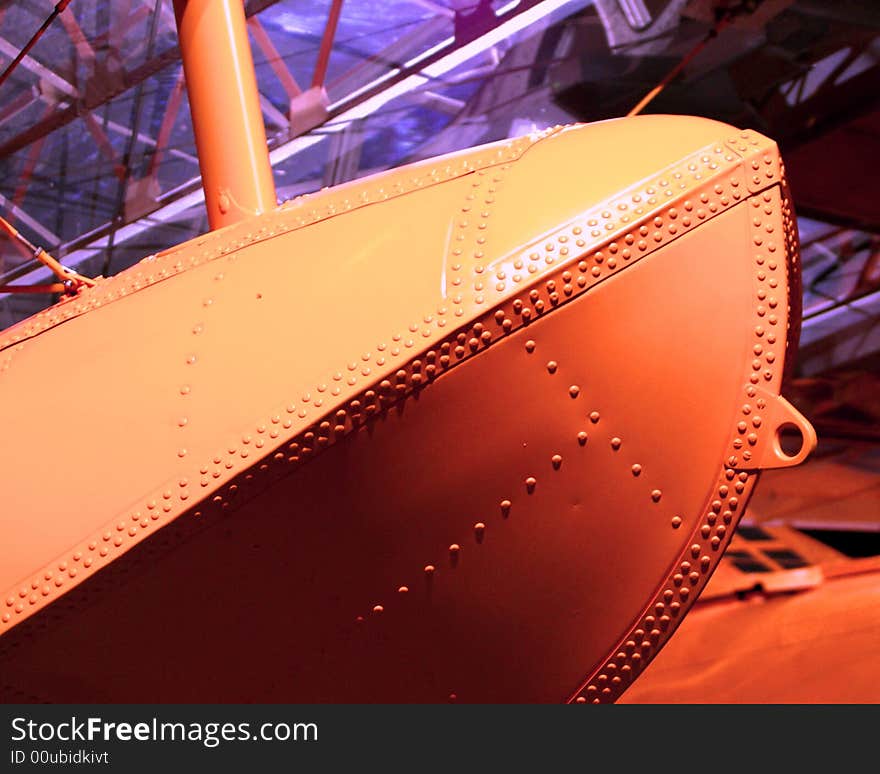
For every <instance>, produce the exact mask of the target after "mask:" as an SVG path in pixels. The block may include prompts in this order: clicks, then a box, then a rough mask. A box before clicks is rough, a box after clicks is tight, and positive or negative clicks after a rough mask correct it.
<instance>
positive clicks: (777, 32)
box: [0, 0, 880, 542]
mask: <svg viewBox="0 0 880 774" xmlns="http://www.w3.org/2000/svg"><path fill="white" fill-rule="evenodd" d="M54 7H55V3H54V2H53V0H15V1H14V2H13V1H12V0H5V1H2V2H0V67H5V66H6V65H7V64H8V63H9V61H10V60H11V59H12V58H13V57H14V56H16V54H18V52H19V51H21V49H22V48H23V47H24V46H25V45H26V43H27V42H28V40H29V39H30V38H31V36H32V35H33V34H34V32H36V30H37V29H38V28H39V27H40V25H41V24H42V23H43V22H44V21H45V20H46V19H47V18H48V17H49V16H50V14H51V13H52V11H53V8H54ZM245 7H246V12H247V14H248V17H249V21H248V28H249V33H250V37H251V46H252V49H253V54H254V60H255V64H256V71H257V81H258V85H259V89H260V98H261V104H262V108H263V117H264V119H265V123H266V129H267V136H268V139H269V147H270V150H271V160H272V167H273V172H274V176H275V184H276V189H277V192H278V195H279V198H280V199H282V200H284V199H289V198H293V197H296V196H300V195H304V194H308V193H309V192H312V191H315V190H318V189H320V188H322V187H324V186H330V185H335V184H338V183H341V182H344V181H346V180H350V179H354V178H358V177H362V176H364V175H368V174H371V173H373V172H377V171H381V170H384V169H387V168H390V167H394V166H398V165H401V164H404V163H406V162H409V161H414V160H417V159H422V158H427V157H430V156H435V155H440V154H443V153H448V152H451V151H455V150H459V149H461V148H465V147H469V146H473V145H477V144H480V143H484V142H490V141H494V140H498V139H502V138H505V137H510V136H516V135H519V134H525V133H527V132H529V131H532V130H534V129H542V128H544V127H547V126H552V125H556V124H560V123H569V122H573V121H598V120H604V119H609V118H616V117H619V116H622V115H625V114H627V113H628V112H629V111H631V110H632V109H633V108H634V107H635V106H636V105H638V104H639V103H640V101H641V100H642V99H643V97H645V95H646V94H648V93H649V92H650V91H651V90H652V89H654V88H655V87H657V86H658V84H661V85H665V87H664V88H663V89H662V90H660V91H659V93H657V95H656V96H655V97H654V98H653V99H652V100H651V101H650V102H649V103H648V104H647V105H646V106H645V107H644V108H643V110H642V112H646V113H686V114H693V115H702V116H706V117H710V118H715V119H718V120H722V121H726V122H728V123H731V124H734V125H737V126H740V127H742V128H753V129H756V130H758V131H760V132H762V133H764V134H766V135H768V136H770V137H772V138H773V139H775V140H777V141H778V142H779V144H780V146H781V149H782V153H783V157H784V159H785V161H786V165H787V169H788V173H789V178H790V182H791V186H792V192H793V196H794V200H795V206H796V210H797V212H798V216H799V221H798V222H799V229H800V236H801V244H802V269H803V285H804V307H803V311H804V320H803V329H802V335H801V349H800V354H799V361H798V364H797V370H796V378H795V380H794V381H793V382H792V384H791V385H790V386H789V389H788V393H787V394H788V395H789V396H790V398H791V399H792V401H793V402H794V403H795V404H796V405H797V406H798V408H799V409H801V410H802V411H803V412H804V413H805V414H806V415H807V416H808V417H809V418H810V419H811V421H812V422H813V424H814V425H815V426H816V429H817V431H818V433H819V437H820V447H819V450H818V451H817V455H816V456H817V463H816V464H817V466H819V467H821V469H822V470H823V471H824V470H826V469H828V466H829V465H834V466H836V467H834V480H836V481H838V482H841V483H840V486H841V487H842V489H841V491H840V493H838V494H836V495H831V496H830V498H831V500H832V501H833V503H832V505H833V504H834V503H836V507H837V508H838V510H840V508H849V506H848V505H845V501H846V497H845V496H844V494H843V492H844V491H845V490H846V487H847V483H846V482H848V481H850V480H852V482H853V487H857V488H858V491H859V492H860V495H859V497H860V498H861V499H860V500H859V504H858V507H857V508H855V507H853V509H852V510H858V511H859V512H860V517H859V518H858V519H855V521H856V522H858V529H859V530H861V531H863V532H864V531H872V530H873V531H880V485H878V484H877V483H876V482H877V481H880V477H878V476H877V475H876V474H877V473H878V472H880V454H878V453H877V452H878V446H877V444H878V442H880V400H878V397H877V396H878V395H880V378H878V376H877V374H878V372H880V368H878V365H880V195H878V194H877V193H876V180H877V178H878V173H880V164H878V159H880V5H878V4H877V3H876V1H875V0H836V1H835V0H504V1H502V0H492V1H491V2H490V1H489V0H389V1H385V0H382V1H381V2H380V0H344V2H342V1H341V0H308V2H306V0H248V1H247V2H246V3H245ZM0 173H2V174H0V214H2V215H3V216H4V217H5V218H6V219H7V220H9V221H10V222H13V223H14V224H15V226H16V228H18V229H19V230H20V231H21V233H22V234H23V235H24V236H26V237H27V239H29V240H30V241H31V242H33V243H34V244H36V245H39V246H41V247H43V248H45V249H46V250H48V251H49V252H50V253H52V254H53V255H55V256H56V257H58V258H59V259H60V260H62V262H63V263H64V264H65V265H66V266H69V267H71V268H74V269H76V270H77V271H79V272H80V273H82V274H85V275H87V276H90V277H96V276H100V275H103V276H109V275H111V274H115V273H117V272H119V271H121V270H122V269H124V268H127V267H128V266H131V265H132V264H134V263H136V262H137V261H139V260H140V259H142V258H144V257H145V256H147V255H149V254H151V253H155V252H157V251H160V250H162V249H165V248H168V247H171V246H173V245H175V244H178V243H180V242H182V241H185V240H187V239H191V238H193V237H195V236H197V235H198V234H200V233H203V232H204V231H206V230H207V218H206V215H205V212H204V206H203V197H202V193H201V188H200V181H199V169H198V160H197V157H196V151H195V146H194V140H193V135H192V124H191V119H190V115H189V107H188V104H187V98H186V87H185V83H184V81H183V76H182V67H181V62H180V53H179V50H178V48H177V36H176V28H175V22H174V13H173V8H172V2H171V0H109V1H108V2H95V1H94V0H72V1H71V2H70V3H69V5H68V6H67V7H66V9H65V10H64V11H63V12H62V13H61V14H60V16H59V17H58V18H57V19H55V20H54V22H53V23H52V24H51V25H50V26H49V27H48V28H47V30H46V32H45V34H44V35H42V37H41V38H40V39H39V41H38V42H37V44H36V45H35V46H34V47H33V49H32V50H31V51H30V52H29V54H28V56H26V57H25V58H24V59H23V60H22V62H21V63H20V64H19V65H18V67H17V68H16V69H15V70H14V72H13V73H12V75H11V77H10V78H9V79H8V80H7V81H6V82H5V83H3V84H2V86H0ZM49 276H50V275H49V273H48V271H47V270H46V269H45V268H43V267H42V265H41V264H39V263H37V262H35V261H34V259H33V256H32V254H31V253H30V252H28V251H27V250H25V249H23V248H22V247H21V246H20V245H19V244H17V243H15V242H13V241H11V240H8V239H5V238H3V239H0V285H8V284H10V283H12V284H16V285H28V284H36V283H40V282H46V281H47V278H48V277H49ZM54 300H55V298H54V297H53V296H51V295H48V294H31V293H27V294H19V293H15V294H9V293H5V294H4V293H0V328H3V327H7V326H8V325H11V324H12V323H14V322H16V321H18V320H21V319H23V318H25V317H27V316H29V315H31V314H33V313H35V312H36V311H38V310H39V309H41V308H44V307H46V306H48V305H50V304H51V303H53V301H54ZM829 460H830V462H829ZM811 464H813V463H808V464H807V465H806V466H805V468H804V475H806V476H807V480H813V481H819V480H820V478H821V477H820V476H819V474H818V473H815V471H817V470H819V467H817V468H813V469H812V470H814V474H811V473H810V470H811V468H810V465H811ZM847 471H849V472H847ZM866 471H868V473H869V474H870V476H869V480H870V481H873V482H874V483H873V484H865V483H864V475H865V472H866ZM786 475H789V474H786ZM822 475H825V474H824V473H823V474H822ZM848 476H851V479H850V478H848ZM821 480H824V479H821ZM803 487H804V488H805V489H808V488H809V485H808V484H804V485H803ZM823 487H825V485H823ZM825 489H826V490H827V487H825ZM772 491H773V487H772V486H771V485H770V484H769V483H768V485H767V493H768V497H766V498H763V499H762V497H761V496H760V487H759V496H758V497H757V498H756V500H755V503H754V507H755V508H756V509H757V511H759V512H760V513H761V516H762V518H761V520H762V521H763V522H766V521H767V519H768V518H769V519H770V520H771V521H772V518H773V516H774V514H776V513H777V511H778V509H779V503H780V502H781V501H782V499H781V498H780V500H778V501H774V500H773V498H772V497H769V495H770V494H772ZM789 494H791V493H789ZM789 499H790V497H789ZM827 500H828V498H827V497H826V498H825V499H824V500H822V502H823V503H824V504H823V506H822V507H823V508H825V509H826V510H823V511H822V513H823V514H825V513H830V512H831V511H832V510H834V507H830V510H829V509H828V508H829V506H828V503H827V502H826V501H827ZM817 507H818V506H817ZM774 508H775V509H776V511H774ZM866 509H867V511H868V516H867V517H865V510H866ZM872 509H873V516H871V515H870V512H871V510H872ZM809 512H810V509H809V507H808V506H807V504H802V505H799V506H798V513H800V514H801V516H804V514H806V516H804V517H805V518H807V517H809ZM779 514H781V511H779ZM850 515H852V514H850ZM779 518H782V519H783V520H785V521H786V523H789V524H795V522H796V519H793V517H790V515H788V516H786V515H779ZM816 518H819V517H816ZM821 518H822V519H825V518H826V516H825V515H822V517H821ZM852 521H853V519H850V521H849V522H847V523H850V522H852ZM811 523H812V522H811ZM795 526H797V525H796V524H795ZM875 542H876V541H875Z"/></svg>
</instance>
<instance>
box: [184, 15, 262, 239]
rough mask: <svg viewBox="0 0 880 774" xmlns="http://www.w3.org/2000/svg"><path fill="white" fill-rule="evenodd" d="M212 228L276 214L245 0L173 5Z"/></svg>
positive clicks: (209, 220)
mask: <svg viewBox="0 0 880 774" xmlns="http://www.w3.org/2000/svg"><path fill="white" fill-rule="evenodd" d="M174 12H175V15H176V17H177V30H178V35H179V37H180V50H181V54H182V57H183V69H184V73H185V75H186V86H187V91H188V94H189V105H190V111H191V112H192V121H193V132H194V133H195V138H196V148H197V150H198V154H199V167H200V169H201V171H202V185H203V186H204V189H205V204H206V205H207V208H208V223H209V224H210V226H211V228H212V229H217V228H221V227H223V226H227V225H229V224H230V223H235V222H236V221H239V220H242V219H243V218H246V217H249V216H251V215H255V214H257V213H260V212H266V211H267V210H271V209H274V208H275V205H276V199H275V184H274V183H273V181H272V168H271V167H270V165H269V152H268V149H267V146H266V129H265V127H264V126H263V117H262V113H261V112H260V100H259V95H258V92H257V79H256V75H255V74H254V63H253V59H252V57H251V49H250V44H249V43H248V37H247V27H246V24H245V15H244V3H243V0H174Z"/></svg>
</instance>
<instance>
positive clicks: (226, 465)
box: [0, 116, 815, 702]
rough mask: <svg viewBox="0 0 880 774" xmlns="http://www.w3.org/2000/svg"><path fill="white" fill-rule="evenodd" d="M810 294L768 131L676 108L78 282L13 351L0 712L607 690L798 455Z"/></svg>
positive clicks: (440, 166) (2, 403)
mask: <svg viewBox="0 0 880 774" xmlns="http://www.w3.org/2000/svg"><path fill="white" fill-rule="evenodd" d="M799 296H800V286H799V268H798V253H797V236H796V226H795V223H794V220H793V214H792V211H791V204H790V200H789V198H788V193H787V189H786V186H785V180H784V172H783V168H782V165H781V162H780V160H779V157H778V153H777V150H776V147H775V145H774V143H773V142H772V141H770V140H768V139H767V138H765V137H763V136H761V135H759V134H756V133H754V132H750V131H749V132H740V131H738V130H735V129H733V128H731V127H729V126H726V125H724V124H720V123H717V122H714V121H709V120H705V119H698V118H688V117H671V116H646V117H638V118H631V119H621V120H615V121H607V122H603V123H598V124H590V125H579V126H571V127H566V128H559V127H557V128H555V129H552V130H549V131H546V132H543V133H540V134H533V135H529V136H526V137H521V138H518V139H516V140H513V141H506V142H501V143H496V144H493V145H487V146H482V147H478V148H474V149H472V150H470V151H467V152H462V153H456V154H452V155H449V156H446V157H441V158H437V159H431V160H429V161H426V162H420V163H418V164H414V165H411V166H408V167H404V168H401V169H398V170H395V171H392V172H388V173H383V174H381V175H376V176H374V177H371V178H367V179H365V180H362V181H359V182H355V183H350V184H346V185H342V186H339V187H337V188H334V189H327V190H324V191H322V192H320V193H318V194H315V195H312V196H307V197H302V198H300V199H297V200H295V201H293V202H291V203H289V204H287V205H284V206H282V207H280V208H278V209H276V210H274V211H271V212H268V213H265V214H263V215H261V216H259V217H254V218H250V219H246V220H243V221H240V222H238V223H235V224H233V225H231V226H228V227H227V228H224V229H221V230H219V231H215V232H213V233H211V234H208V235H206V236H203V237H200V238H197V239H195V240H193V241H191V242H187V243H185V244H182V245H180V246H177V247H174V248H171V249H169V250H167V251H164V252H162V253H160V254H158V255H154V256H150V257H149V258H146V259H145V260H144V261H142V262H141V263H139V264H137V265H136V266H134V267H133V268H132V269H130V270H127V271H125V272H123V273H122V274H119V275H117V276H115V277H113V278H110V279H107V280H103V281H101V282H100V283H99V285H98V286H97V287H95V288H85V289H83V290H82V291H81V292H80V293H79V295H78V296H77V297H75V298H72V299H70V300H65V301H63V302H61V303H60V304H57V305H56V306H54V307H52V308H51V309H49V310H46V311H45V312H42V313H40V314H38V315H36V316H34V317H32V318H30V319H29V320H26V321H24V322H23V323H21V324H19V325H17V326H15V327H13V328H11V329H8V330H6V331H4V332H2V333H0V378H2V382H0V383H2V397H0V421H2V423H3V426H4V428H5V433H6V438H7V443H6V444H4V445H3V447H2V448H0V469H2V470H3V471H4V472H5V480H6V482H7V484H6V486H5V492H4V509H3V512H2V515H0V530H2V534H3V555H2V562H0V586H2V589H3V590H4V592H5V593H4V594H3V596H2V598H0V632H2V633H3V636H2V637H0V663H2V664H3V678H2V683H3V686H2V688H0V692H4V693H7V694H9V695H15V696H19V695H21V694H20V693H16V692H22V693H23V694H24V695H26V696H35V697H50V698H51V699H52V700H56V701H64V700H85V699H89V700H113V699H114V697H117V698H118V697H124V699H125V700H126V701H163V700H164V701H186V700H197V701H206V700H208V701H213V700H222V701H234V700H254V699H256V700H262V701H275V700H282V701H301V702H313V701H438V700H446V699H447V698H450V697H451V698H453V699H458V700H462V701H555V700H571V701H612V700H614V699H616V698H617V697H618V696H619V695H620V694H621V693H622V692H623V691H624V690H625V689H626V687H627V686H628V685H629V684H630V683H631V681H632V680H633V679H634V678H635V677H636V676H637V675H638V674H639V672H640V671H641V670H642V669H643V668H644V666H645V664H646V663H648V662H649V661H650V659H651V658H652V657H653V656H654V654H655V653H656V652H657V651H658V650H659V648H661V647H662V646H663V644H664V643H665V642H666V640H667V638H668V637H669V636H670V635H671V634H672V633H673V632H674V631H675V629H676V627H677V625H678V623H679V621H680V620H681V618H682V617H683V616H684V615H685V613H686V612H687V611H688V609H689V608H690V606H691V605H692V604H693V602H694V599H695V598H696V597H697V596H698V595H699V593H700V591H701V590H702V589H703V587H704V586H705V583H706V581H707V580H708V578H709V576H710V575H711V573H712V571H713V570H714V568H715V566H716V565H717V563H718V561H719V559H720V557H721V555H722V553H723V551H724V549H725V547H726V546H727V544H728V542H729V540H730V537H731V534H732V532H733V530H734V528H735V527H736V524H737V522H738V520H739V518H740V516H741V514H742V512H743V510H744V508H745V505H746V503H747V501H748V498H749V496H750V494H751V491H752V488H753V486H754V484H755V481H756V480H757V477H758V474H759V471H760V470H761V469H765V468H769V467H782V466H788V465H793V464H797V463H798V462H800V461H802V460H803V459H804V458H805V457H806V455H807V454H808V453H809V451H810V450H811V449H812V448H813V446H814V444H815V434H814V433H813V431H812V428H811V427H810V425H809V423H807V422H806V420H805V419H804V418H803V417H801V416H800V415H799V414H798V413H797V412H796V411H795V410H794V409H793V408H792V407H791V406H790V405H789V404H788V403H787V402H786V401H785V400H784V398H782V397H781V396H780V395H779V392H780V388H781V385H782V379H783V372H784V369H785V368H786V366H789V365H790V364H791V361H792V359H793V350H794V347H795V345H796V341H797V335H798V328H799V318H800V306H799ZM59 383H63V384H64V398H63V402H60V401H59V399H58V395H57V392H56V385H57V384H59ZM97 383H103V384H113V385H115V389H114V390H113V391H112V393H111V394H110V395H109V396H108V398H107V400H106V401H105V403H104V404H103V405H101V406H100V407H91V406H90V405H89V403H88V399H89V396H91V395H93V394H94V387H95V384H97ZM13 396H14V400H13V399H12V397H13ZM13 407H14V408H13ZM53 409H54V410H53ZM788 424H794V425H795V426H796V427H797V428H798V429H799V430H800V432H801V434H802V436H803V439H804V440H803V445H802V448H801V450H800V451H799V452H798V453H797V454H796V455H795V456H793V457H790V456H787V455H786V454H785V453H784V452H783V451H782V450H781V448H780V446H779V442H778V436H777V431H778V429H779V428H781V427H782V426H784V425H788ZM48 460H63V465H54V464H53V465H51V468H49V467H47V466H46V465H43V464H40V462H41V461H48ZM48 469H51V470H52V475H51V479H50V480H48V481H47V470H48ZM36 613H39V615H34V614H36ZM41 621H42V622H46V621H51V628H50V629H48V630H46V632H45V633H43V630H42V629H41ZM24 642H27V646H26V647H19V646H20V645H21V644H22V643H24ZM61 652H63V653H64V654H65V656H64V658H63V659H61V658H59V656H58V654H59V653H61ZM172 653H173V657H172V656H171V655H170V654H172ZM218 675H221V676H222V677H221V678H219V679H218Z"/></svg>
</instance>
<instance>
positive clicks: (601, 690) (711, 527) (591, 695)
mask: <svg viewBox="0 0 880 774" xmlns="http://www.w3.org/2000/svg"><path fill="white" fill-rule="evenodd" d="M747 201H748V206H749V213H748V216H749V218H750V223H751V239H752V243H753V248H754V249H755V252H754V253H753V255H754V262H755V269H754V274H753V277H754V287H755V291H754V294H755V295H754V304H755V306H754V310H755V316H756V325H755V328H754V334H753V335H754V337H755V342H756V343H755V345H754V354H755V355H756V357H758V356H761V355H763V357H764V360H765V362H766V363H767V365H768V367H772V364H773V363H774V362H775V360H776V358H775V355H774V354H773V353H772V351H770V352H767V351H765V350H764V349H763V346H764V345H763V344H762V343H761V342H766V343H768V344H771V345H772V344H774V343H775V342H776V338H775V333H772V332H771V333H767V332H766V331H765V330H764V328H763V326H762V324H761V323H762V322H763V319H764V317H765V316H766V308H765V306H764V304H765V303H766V302H767V300H768V296H767V291H766V290H765V288H770V290H771V291H773V292H776V293H779V295H780V297H781V298H783V301H784V299H785V294H786V293H787V292H788V291H787V288H786V287H785V286H782V287H780V285H779V276H778V274H777V273H776V272H777V269H778V266H777V265H776V262H777V261H781V262H783V263H787V256H780V257H779V258H778V259H775V260H774V259H773V258H772V257H770V256H773V255H774V254H775V250H773V251H770V250H769V244H770V242H768V243H766V244H765V239H766V235H767V234H772V233H773V228H774V227H775V226H774V225H773V224H774V223H775V222H776V221H778V220H779V216H780V215H781V201H780V197H779V189H778V188H773V189H771V190H767V191H763V192H761V193H760V194H756V195H754V196H751V197H749V199H748V200H747ZM768 225H770V226H771V228H770V229H769V230H768V228H767V226H768ZM784 246H785V248H786V249H788V248H789V247H790V246H791V243H790V241H786V242H784ZM771 264H773V266H772V268H771ZM762 311H763V312H764V313H763V314H762ZM768 322H769V319H768ZM776 324H777V322H774V323H773V326H775V325H776ZM771 338H772V341H771V340H770V339H771ZM748 365H749V382H748V384H747V386H746V387H745V388H744V398H745V401H744V403H743V404H742V407H741V410H742V416H744V417H749V415H751V414H752V410H753V409H752V406H751V404H750V402H749V401H750V400H751V399H753V398H754V396H755V394H756V390H755V387H754V384H755V383H756V381H757V380H756V379H755V376H756V373H757V372H758V368H759V367H761V364H760V363H759V364H758V366H756V365H755V362H754V361H753V362H750V363H749V364H748ZM771 380H773V381H774V383H775V384H776V383H778V378H776V375H775V374H773V373H772V370H771ZM755 408H756V409H758V410H761V409H763V408H765V405H764V400H763V399H762V398H759V399H758V400H757V401H755ZM750 424H751V427H750V426H749V423H746V422H744V421H743V420H742V419H740V420H738V421H737V425H736V428H735V432H734V442H733V443H734V447H735V448H736V449H737V451H739V450H740V449H741V448H742V446H743V443H739V444H737V441H742V436H743V435H745V437H746V441H745V443H747V444H749V445H754V443H757V442H758V440H759V437H758V435H757V434H758V433H760V432H762V430H765V429H766V428H762V421H761V418H760V415H758V414H755V415H754V416H751V423H750ZM748 431H751V432H748ZM753 436H754V442H753ZM745 453H746V452H742V454H743V456H744V455H745ZM736 461H737V460H736V457H735V456H733V455H732V456H731V457H730V458H729V459H728V460H727V464H726V465H725V466H724V468H723V471H722V474H721V476H720V478H719V480H718V483H717V490H716V497H715V498H714V499H713V500H712V501H711V502H710V505H709V508H708V509H707V512H706V514H705V516H704V520H703V521H702V523H701V524H699V525H698V526H697V528H696V529H695V531H694V533H693V535H692V536H691V543H690V545H689V547H687V548H686V549H685V550H684V552H683V555H682V556H681V557H679V562H678V568H677V571H676V572H673V573H672V575H671V576H670V577H669V578H668V579H667V585H666V586H665V588H664V589H663V591H662V592H661V593H660V594H659V595H658V596H657V597H656V598H655V600H654V602H653V606H652V607H651V608H649V611H648V613H647V614H646V615H644V616H643V618H642V619H641V620H640V623H639V625H638V626H637V627H634V628H633V630H632V631H630V632H629V633H628V635H627V636H626V638H625V639H624V640H623V641H622V644H621V646H620V647H619V648H618V649H617V652H616V654H615V656H614V657H613V658H612V659H611V660H609V661H607V662H606V663H605V664H604V666H603V667H602V668H601V669H600V670H598V673H597V674H596V675H595V676H594V677H592V678H591V679H590V680H589V681H588V682H587V684H586V686H585V687H584V688H583V689H581V690H580V691H578V692H577V693H576V694H575V701H576V702H578V703H584V702H592V703H596V704H599V703H606V702H611V701H614V700H616V698H617V697H618V696H620V694H621V693H622V692H623V691H624V690H625V689H626V687H627V686H628V685H629V683H630V682H632V680H633V679H634V678H635V677H636V676H637V675H638V674H639V672H640V671H641V669H643V668H644V666H645V665H646V664H647V663H648V661H649V660H650V658H651V657H652V656H653V654H654V653H656V651H657V650H659V648H660V647H661V646H662V645H663V643H664V642H665V641H666V639H667V638H668V637H669V636H670V635H671V634H672V632H673V631H674V629H675V627H676V624H677V621H678V620H680V618H681V616H682V615H683V614H684V613H685V612H687V609H688V608H689V607H690V605H691V604H693V601H694V600H695V599H696V597H697V596H698V595H699V592H700V591H701V590H702V587H703V586H704V585H705V582H706V580H707V579H708V577H709V575H711V572H712V571H713V570H714V568H715V566H716V565H717V563H718V561H719V559H720V556H721V555H722V554H723V552H724V548H725V547H726V546H727V543H728V542H729V541H730V538H731V536H732V534H733V530H734V529H735V527H736V522H737V521H738V519H739V516H740V515H741V512H742V509H740V507H739V498H740V497H741V496H742V495H743V494H744V493H745V490H746V486H747V484H748V483H749V482H750V479H751V481H752V482H753V480H754V479H753V476H754V474H753V473H750V472H748V471H744V470H739V471H737V470H735V469H734V465H735V464H736ZM731 487H732V488H733V490H732V491H731ZM680 523H681V522H680V521H679V523H678V524H673V526H676V527H677V526H679V525H680Z"/></svg>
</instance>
